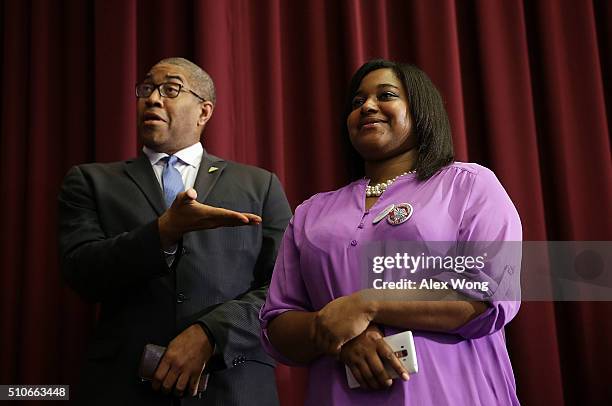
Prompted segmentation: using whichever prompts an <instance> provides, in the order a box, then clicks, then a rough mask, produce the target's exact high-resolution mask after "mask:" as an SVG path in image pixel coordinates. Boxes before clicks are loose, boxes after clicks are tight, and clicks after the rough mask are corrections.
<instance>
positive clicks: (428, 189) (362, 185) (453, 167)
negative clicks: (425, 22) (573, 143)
mask: <svg viewBox="0 0 612 406" xmlns="http://www.w3.org/2000/svg"><path fill="white" fill-rule="evenodd" d="M349 100H350V102H349V106H350V107H349V108H348V113H347V116H346V124H347V129H348V133H349V139H350V142H351V144H352V146H353V147H354V149H355V151H356V152H357V153H358V154H359V156H360V157H361V158H362V167H363V169H364V171H365V177H364V178H362V179H359V180H357V181H355V182H353V183H351V184H349V185H347V186H345V187H343V188H341V189H338V190H335V191H332V192H326V193H319V194H317V195H315V196H313V197H311V198H310V199H308V200H307V201H305V202H304V203H302V204H301V205H300V206H299V207H298V208H297V209H296V211H295V215H294V217H293V219H292V220H291V222H290V224H289V226H288V228H287V230H286V232H285V236H284V239H283V242H282V245H281V248H280V251H279V254H278V258H277V261H276V267H275V270H274V274H273V277H272V282H271V285H270V290H269V293H268V297H267V301H266V303H265V305H264V307H263V308H262V310H261V322H262V341H263V344H264V346H265V348H266V349H267V351H268V352H269V353H270V354H271V355H273V356H274V357H275V358H276V359H278V360H279V361H280V362H283V363H286V364H290V365H308V366H310V380H309V390H308V395H307V400H306V403H307V404H308V405H317V406H323V405H371V404H374V405H379V404H380V405H382V404H385V405H386V404H388V405H435V406H440V405H466V406H467V405H469V406H477V405H486V406H491V405H517V404H519V402H518V400H517V397H516V387H515V381H514V376H513V372H512V367H511V364H510V360H509V358H508V353H507V350H506V343H505V337H504V326H505V325H506V324H507V323H508V322H510V320H511V319H512V318H513V317H514V316H515V315H516V313H517V311H518V308H519V304H520V302H519V299H518V292H517V291H516V286H517V280H518V274H519V272H518V268H519V267H520V257H519V258H518V259H517V257H516V256H512V255H502V254H501V250H500V249H499V246H497V247H494V246H493V245H494V242H498V243H499V242H507V241H517V242H518V241H520V240H521V239H522V235H521V224H520V220H519V217H518V214H517V211H516V209H515V207H514V205H513V204H512V201H511V200H510V198H509V197H508V195H507V193H506V191H505V190H504V188H503V187H502V186H501V184H500V183H499V181H498V180H497V178H496V177H495V175H494V174H493V173H492V172H491V171H490V170H488V169H487V168H484V167H482V166H479V165H476V164H470V163H459V162H454V154H453V148H452V140H451V134H450V126H449V123H448V117H447V114H446V111H445V109H444V106H443V102H442V99H441V97H440V94H439V92H438V91H437V89H436V88H435V87H434V85H433V84H432V83H431V81H430V80H429V78H428V77H427V76H426V75H425V74H424V73H423V72H422V71H420V70H419V69H417V68H415V67H414V66H410V65H403V64H397V63H394V62H390V61H386V60H373V61H369V62H367V63H366V64H364V65H363V66H362V67H361V68H359V70H358V71H357V72H356V73H355V75H354V76H353V79H352V81H351V85H350V93H349ZM415 241H417V242H421V243H423V244H424V245H427V246H434V245H435V243H434V242H451V244H450V245H453V244H459V243H474V244H480V245H479V246H480V247H481V248H482V249H484V250H486V249H488V251H489V255H490V256H489V258H487V259H486V266H485V267H484V268H483V267H481V268H479V269H476V271H474V269H468V271H466V272H463V270H462V271H461V272H460V271H459V270H458V269H451V270H450V271H447V272H439V269H438V272H437V273H432V274H431V276H432V278H428V280H429V281H430V282H432V281H436V283H437V285H436V284H433V283H430V284H428V285H425V287H423V285H418V284H416V283H415V284H416V285H418V286H416V288H415V286H412V289H411V288H410V286H411V285H408V284H406V283H403V284H399V283H396V284H389V283H387V284H386V285H384V286H382V282H383V281H384V282H400V278H399V276H398V275H400V273H393V272H396V271H398V270H399V269H400V268H401V266H402V261H400V260H401V259H402V257H401V255H402V252H393V251H392V250H391V251H390V250H389V246H386V248H385V250H386V251H385V255H386V257H382V258H383V260H384V261H380V262H378V263H373V262H371V260H372V256H371V253H372V252H373V250H374V251H375V250H376V249H378V248H380V246H381V245H380V244H381V242H382V243H389V242H395V243H396V244H395V245H391V246H394V247H396V248H397V247H400V248H401V247H405V245H401V243H400V242H406V243H407V244H408V242H415ZM442 244H444V243H442ZM424 245H423V246H424ZM447 245H449V244H448V243H447ZM483 247H484V248H483ZM472 250H474V248H472ZM434 251H435V250H434ZM427 253H428V255H429V254H430V252H429V251H427ZM404 254H405V253H404ZM368 255H369V256H368ZM484 256H485V257H486V256H487V254H486V253H485V254H484ZM421 257H423V258H422V259H423V261H424V260H425V252H423V253H422V255H421ZM364 258H367V259H364ZM404 259H405V258H404ZM413 259H414V258H413ZM451 262H452V261H451ZM373 264H378V265H379V266H378V269H377V267H375V266H373ZM403 264H404V265H405V266H407V265H406V263H405V261H404V263H403ZM422 264H423V263H422ZM422 264H421V265H422ZM454 264H455V266H456V265H457V264H458V262H454ZM472 267H474V264H472ZM421 268H423V266H421ZM438 268H439V267H438ZM456 268H458V266H456ZM476 268H478V266H476ZM406 269H407V268H404V271H406ZM381 270H382V271H384V272H382V271H381ZM392 271H393V272H392ZM472 271H473V272H472ZM380 272H382V273H380ZM423 272H425V271H423ZM417 274H418V273H417ZM406 275H415V274H414V273H411V272H407V273H406ZM421 275H425V274H421ZM378 276H380V278H378ZM459 277H461V278H463V280H464V281H465V280H466V278H467V280H470V281H471V282H478V283H480V285H478V284H476V283H473V284H472V285H470V287H469V288H468V287H466V286H464V285H461V286H455V285H453V284H451V283H449V282H452V280H453V279H457V280H458V279H461V278H459ZM423 279H425V278H424V277H423V276H421V280H423ZM405 280H406V279H402V281H405ZM443 283H446V285H444V284H443ZM453 283H454V282H453ZM483 283H484V284H483ZM451 285H452V286H453V287H451ZM398 286H400V287H401V289H399V290H398V289H397V287H398ZM474 286H478V287H479V289H480V290H477V289H474ZM483 286H484V289H483ZM381 287H385V288H391V290H393V295H394V296H393V297H394V300H385V297H386V296H385V295H384V294H383V293H384V292H387V293H388V292H389V290H386V291H385V290H379V288H381ZM398 294H399V295H400V296H399V299H398V296H397V295H398ZM449 298H451V299H452V300H446V299H449ZM423 299H426V300H423ZM406 330H411V331H412V332H413V336H414V343H415V348H416V354H417V359H418V364H419V371H418V373H414V374H411V375H410V376H409V375H408V374H407V371H406V369H405V368H404V366H403V365H402V364H401V363H400V362H399V361H398V359H397V358H396V356H395V355H394V353H393V351H392V350H391V348H390V347H389V346H388V345H387V344H386V343H385V341H384V340H383V337H385V336H388V335H391V334H395V333H398V332H402V331H406ZM385 364H386V365H388V366H390V367H391V368H393V369H394V370H395V371H396V372H397V374H398V375H399V376H400V379H396V380H392V379H390V376H389V374H388V372H386V370H385ZM345 365H346V366H348V368H349V369H350V371H351V372H352V374H353V375H354V377H355V379H356V380H357V381H358V383H359V384H360V386H361V388H358V389H351V388H349V386H348V384H347V376H346V371H345Z"/></svg>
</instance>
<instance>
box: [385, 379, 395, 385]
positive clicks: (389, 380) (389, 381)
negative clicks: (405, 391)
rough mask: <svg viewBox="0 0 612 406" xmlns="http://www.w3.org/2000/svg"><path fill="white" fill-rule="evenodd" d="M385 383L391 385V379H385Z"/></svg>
mask: <svg viewBox="0 0 612 406" xmlns="http://www.w3.org/2000/svg"><path fill="white" fill-rule="evenodd" d="M385 384H386V385H387V386H391V385H393V381H392V380H391V379H387V381H386V382H385Z"/></svg>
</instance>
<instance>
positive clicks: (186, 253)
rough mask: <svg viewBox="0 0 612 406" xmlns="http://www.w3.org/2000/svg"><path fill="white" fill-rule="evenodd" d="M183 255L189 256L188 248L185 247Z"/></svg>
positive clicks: (182, 251)
mask: <svg viewBox="0 0 612 406" xmlns="http://www.w3.org/2000/svg"><path fill="white" fill-rule="evenodd" d="M181 254H182V255H188V254H189V251H187V248H185V247H183V249H182V250H181Z"/></svg>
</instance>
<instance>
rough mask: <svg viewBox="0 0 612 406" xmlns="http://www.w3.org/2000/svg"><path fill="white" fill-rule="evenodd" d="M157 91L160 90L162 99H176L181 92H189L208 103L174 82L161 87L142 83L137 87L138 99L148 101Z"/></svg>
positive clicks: (163, 84)
mask: <svg viewBox="0 0 612 406" xmlns="http://www.w3.org/2000/svg"><path fill="white" fill-rule="evenodd" d="M155 89H159V94H160V95H161V96H162V97H167V98H169V99H174V98H176V97H178V96H179V94H181V92H189V93H191V94H192V95H194V96H195V97H197V98H198V99H200V100H202V101H206V100H205V99H204V98H203V97H201V96H200V95H198V94H197V93H196V92H194V91H193V90H190V89H187V88H183V85H181V84H180V83H172V82H165V83H160V84H159V85H154V84H153V83H140V84H138V85H136V97H138V98H140V99H146V98H147V97H149V96H151V93H153V92H154V91H155Z"/></svg>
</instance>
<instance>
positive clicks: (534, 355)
mask: <svg viewBox="0 0 612 406" xmlns="http://www.w3.org/2000/svg"><path fill="white" fill-rule="evenodd" d="M0 20H1V21H2V24H1V26H0V35H1V38H0V44H1V45H0V47H1V49H0V55H1V57H2V64H1V67H0V69H2V76H1V77H2V79H3V80H2V95H1V105H0V108H1V110H0V123H1V124H0V126H1V127H0V128H1V136H0V137H1V138H0V147H1V150H0V175H1V176H2V189H1V190H2V193H1V196H0V216H1V219H0V224H1V233H2V234H1V238H2V239H1V242H0V258H1V259H2V262H3V266H2V271H1V276H0V277H1V285H0V303H1V308H0V326H1V334H0V351H1V355H0V383H1V384H71V385H73V386H72V388H73V389H74V385H76V382H77V380H78V372H79V367H80V363H81V361H82V357H83V354H84V351H85V348H86V341H87V337H88V335H89V334H90V333H91V329H92V327H93V324H94V320H95V308H93V307H92V306H88V305H86V304H85V303H84V302H83V301H81V300H80V299H79V298H78V297H77V296H76V295H75V294H74V293H72V292H71V291H70V290H69V289H68V288H67V287H65V285H64V284H63V282H62V281H61V278H60V274H59V270H58V256H57V252H56V251H57V248H56V247H57V237H56V223H57V219H56V196H57V192H58V188H59V185H60V182H61V180H62V178H63V175H64V174H65V172H66V171H67V170H68V168H70V166H72V165H75V164H80V163H84V162H91V161H102V162H104V161H114V160H122V159H125V158H128V157H131V156H134V155H135V154H137V152H138V141H137V137H136V125H135V97H134V84H135V83H136V82H137V81H138V80H139V79H141V78H142V77H143V76H144V74H145V73H146V71H147V70H148V68H149V67H150V66H151V65H152V64H154V63H155V62H156V61H158V60H159V59H161V58H164V57H168V56H184V57H187V58H189V59H192V60H194V61H195V62H197V63H199V64H200V65H201V66H203V67H204V68H205V69H206V70H207V71H208V72H209V73H210V74H211V76H212V77H213V79H214V80H215V83H216V85H217V93H218V104H217V106H216V109H215V113H214V116H213V118H212V121H211V122H210V123H209V125H208V128H207V129H206V131H205V135H204V145H205V147H206V148H207V149H208V150H209V151H211V152H212V153H214V154H217V155H220V156H223V157H225V158H228V159H233V160H237V161H241V162H246V163H249V164H254V165H258V166H262V167H264V168H267V169H269V170H272V171H274V172H276V173H277V174H278V175H279V177H280V179H281V181H282V182H283V184H284V186H285V189H286V192H287V194H288V197H289V199H290V202H291V204H292V205H293V207H295V206H296V205H297V204H299V203H300V202H301V201H303V200H304V199H306V198H307V197H309V196H311V195H312V194H314V193H316V192H319V191H324V190H331V189H335V188H338V187H340V186H342V185H343V184H345V183H346V182H347V181H348V170H347V166H346V162H345V161H344V159H343V156H342V147H341V145H342V143H341V140H340V136H341V133H340V131H339V128H340V126H341V125H342V123H341V122H340V114H341V110H342V106H343V101H344V96H345V91H346V88H347V84H348V80H349V78H350V76H351V74H352V73H353V72H354V70H355V69H356V68H357V67H358V66H359V65H360V64H361V63H363V62H364V61H365V60H367V59H370V58H373V57H385V58H390V59H395V60H399V61H407V62H411V63H415V64H417V65H418V66H420V67H422V68H423V69H424V70H425V71H426V72H427V73H428V74H429V75H430V76H431V78H432V80H433V81H434V83H436V85H437V86H438V87H439V89H440V90H441V92H442V94H443V96H444V98H445V100H446V103H447V108H448V112H449V115H450V119H451V123H452V128H453V137H454V142H455V147H456V152H457V157H458V159H459V160H463V161H472V162H478V163H480V164H483V165H485V166H488V167H490V168H491V169H493V170H494V171H495V173H496V174H497V176H498V177H499V178H500V179H501V181H502V183H503V184H504V186H505V187H506V189H507V190H508V192H509V194H510V196H511V197H512V199H513V201H514V202H515V204H516V206H517V207H518V210H519V212H520V215H521V218H522V222H523V228H524V238H525V240H612V220H611V219H612V215H611V214H610V209H611V208H612V162H611V161H612V160H611V148H610V129H609V126H610V124H609V120H610V119H612V114H611V109H612V88H611V83H612V81H611V74H612V2H610V1H606V0H600V1H596V0H593V1H589V0H562V1H561V0H535V1H519V0H482V1H474V0H461V1H451V0H413V1H404V0H401V1H400V0H397V1H395V0H394V1H357V0H344V1H324V0H313V1H281V0H269V1H249V0H232V1H218V0H208V1H195V0H193V1H169V0H167V1H163V0H141V1H137V0H105V1H102V0H100V1H83V0H64V1H44V0H29V1H26V0H14V1H13V0H4V1H2V5H1V8H0ZM608 271H609V270H608ZM610 314H612V305H611V304H610V303H608V302H597V303H596V302H581V303H551V302H539V303H533V302H532V303H524V304H523V307H522V309H521V311H520V312H519V315H518V316H517V318H516V319H515V320H514V321H513V322H512V323H511V324H510V326H509V327H508V328H507V339H508V348H509V352H510V356H511V358H512V362H513V365H514V370H515V375H516V379H517V385H518V393H519V397H520V399H521V401H522V403H523V404H525V405H577V404H581V405H603V404H610V403H612V389H611V388H612V385H610V384H609V376H607V371H608V369H609V365H610V364H612V354H611V352H610V350H609V342H610V337H612V322H611V321H610V318H609V315H610ZM277 375H278V379H279V387H280V394H281V399H282V401H283V404H284V405H299V404H301V401H302V399H303V396H304V390H305V389H304V388H305V380H306V374H305V371H304V370H300V369H289V368H286V367H279V370H278V374H277ZM458 379H460V377H458ZM45 404H48V403H45Z"/></svg>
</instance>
